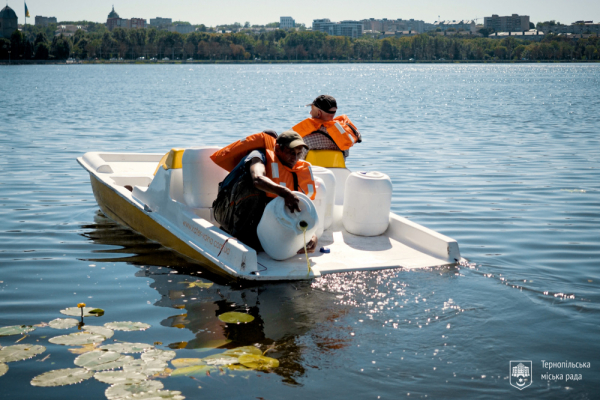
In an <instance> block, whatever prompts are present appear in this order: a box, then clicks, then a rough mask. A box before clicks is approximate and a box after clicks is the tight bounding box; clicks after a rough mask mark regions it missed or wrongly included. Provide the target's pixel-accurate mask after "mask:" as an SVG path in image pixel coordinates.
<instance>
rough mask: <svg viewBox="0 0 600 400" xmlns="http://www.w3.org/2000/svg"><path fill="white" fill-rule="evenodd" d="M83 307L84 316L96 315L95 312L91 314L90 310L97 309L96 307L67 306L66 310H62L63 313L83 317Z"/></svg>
mask: <svg viewBox="0 0 600 400" xmlns="http://www.w3.org/2000/svg"><path fill="white" fill-rule="evenodd" d="M82 309H83V316H84V317H95V316H96V315H95V314H90V311H92V310H95V309H96V308H95V307H82V308H79V307H69V308H65V309H64V310H60V313H61V314H65V315H71V316H73V317H81V310H82Z"/></svg>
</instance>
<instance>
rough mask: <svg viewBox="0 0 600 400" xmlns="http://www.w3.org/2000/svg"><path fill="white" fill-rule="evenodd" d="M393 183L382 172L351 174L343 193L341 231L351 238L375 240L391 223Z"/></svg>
mask: <svg viewBox="0 0 600 400" xmlns="http://www.w3.org/2000/svg"><path fill="white" fill-rule="evenodd" d="M391 204H392V181H391V180H390V178H389V176H387V175H386V174H382V173H381V172H353V173H352V174H350V176H348V179H347V180H346V188H345V191H344V212H343V217H342V222H343V224H344V228H346V230H347V231H348V232H350V233H352V234H354V235H360V236H377V235H381V234H382V233H383V232H385V230H386V229H387V227H388V225H389V223H390V207H391Z"/></svg>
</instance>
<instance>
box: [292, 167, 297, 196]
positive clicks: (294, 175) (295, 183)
mask: <svg viewBox="0 0 600 400" xmlns="http://www.w3.org/2000/svg"><path fill="white" fill-rule="evenodd" d="M292 176H293V177H294V191H295V192H297V191H298V175H296V173H295V172H292Z"/></svg>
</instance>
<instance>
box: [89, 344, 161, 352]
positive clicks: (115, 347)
mask: <svg viewBox="0 0 600 400" xmlns="http://www.w3.org/2000/svg"><path fill="white" fill-rule="evenodd" d="M153 348H154V346H152V345H151V344H147V343H129V342H119V343H111V344H105V345H104V346H100V349H101V350H110V351H116V352H117V353H141V352H142V351H146V350H150V349H153Z"/></svg>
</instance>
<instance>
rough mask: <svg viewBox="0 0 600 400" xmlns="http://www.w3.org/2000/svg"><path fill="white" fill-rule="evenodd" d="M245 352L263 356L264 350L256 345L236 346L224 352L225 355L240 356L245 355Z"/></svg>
mask: <svg viewBox="0 0 600 400" xmlns="http://www.w3.org/2000/svg"><path fill="white" fill-rule="evenodd" d="M244 354H254V355H257V356H262V351H261V350H260V349H259V348H258V347H255V346H242V347H236V348H235V349H229V350H227V351H225V352H224V353H223V355H227V356H232V357H239V356H243V355H244Z"/></svg>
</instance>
